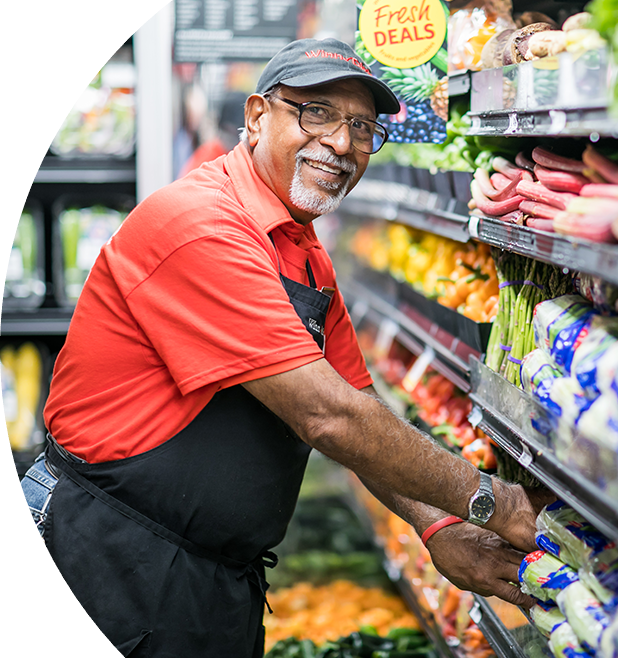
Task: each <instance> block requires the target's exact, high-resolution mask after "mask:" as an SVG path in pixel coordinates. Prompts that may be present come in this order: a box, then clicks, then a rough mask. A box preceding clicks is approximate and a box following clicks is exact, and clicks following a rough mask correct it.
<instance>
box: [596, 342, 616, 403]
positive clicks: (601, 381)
mask: <svg viewBox="0 0 618 658" xmlns="http://www.w3.org/2000/svg"><path fill="white" fill-rule="evenodd" d="M597 385H598V387H599V390H600V391H601V392H602V393H609V392H610V391H611V392H613V393H614V395H616V396H618V343H613V344H612V345H611V346H610V347H609V348H608V349H607V351H606V352H605V355H604V357H603V358H602V359H601V361H600V363H599V364H598V365H597Z"/></svg>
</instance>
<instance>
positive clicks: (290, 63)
mask: <svg viewBox="0 0 618 658" xmlns="http://www.w3.org/2000/svg"><path fill="white" fill-rule="evenodd" d="M349 79H356V80H360V81H361V82H363V83H364V84H366V85H367V87H369V90H370V91H371V93H372V94H373V98H374V102H375V107H376V112H377V114H397V112H399V101H398V100H397V97H396V96H395V94H394V93H393V92H392V91H391V89H390V87H389V86H388V85H387V84H386V83H385V82H382V81H381V80H379V79H378V78H376V77H375V76H374V75H373V73H372V72H371V69H370V68H369V67H368V66H367V65H366V64H365V63H364V62H363V61H362V60H361V59H360V57H359V56H358V55H357V54H356V53H355V52H354V50H353V49H352V48H351V47H350V46H348V44H347V43H344V42H343V41H339V40H338V39H321V40H320V39H299V40H298V41H292V42H291V43H289V44H288V45H287V46H284V47H283V48H282V49H281V50H280V51H279V52H278V53H277V54H276V55H275V56H274V57H273V58H272V59H271V60H270V62H268V64H267V65H266V67H265V68H264V70H263V71H262V75H261V76H260V79H259V80H258V83H257V87H256V89H255V91H256V92H257V93H258V94H265V93H266V92H267V91H269V90H270V89H272V88H273V87H274V86H275V85H278V84H284V85H286V86H288V87H314V86H315V85H321V84H324V83H325V82H333V81H334V80H349Z"/></svg>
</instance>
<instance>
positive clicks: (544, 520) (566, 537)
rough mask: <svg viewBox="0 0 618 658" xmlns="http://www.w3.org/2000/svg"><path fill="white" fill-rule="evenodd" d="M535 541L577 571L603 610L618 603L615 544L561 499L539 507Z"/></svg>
mask: <svg viewBox="0 0 618 658" xmlns="http://www.w3.org/2000/svg"><path fill="white" fill-rule="evenodd" d="M537 529H538V532H537V539H536V541H537V544H538V545H539V547H540V548H542V549H543V550H545V551H547V552H548V553H551V554H552V555H554V556H555V557H557V558H558V559H559V560H561V561H562V562H564V563H566V564H568V565H569V566H571V567H572V568H573V569H576V570H577V571H578V575H579V578H580V580H581V581H582V583H583V584H585V585H586V586H587V587H588V588H589V589H590V590H591V592H592V593H593V594H594V596H595V597H596V598H598V600H599V601H600V602H601V603H602V604H603V606H604V608H605V609H606V610H609V611H612V610H614V609H615V608H616V606H617V605H618V547H617V546H616V543H615V542H613V541H610V540H609V539H608V538H607V537H606V536H605V535H604V534H603V533H601V532H599V531H598V530H597V529H596V528H595V527H594V526H592V525H591V524H590V523H589V522H588V521H586V519H584V517H583V516H581V514H579V513H578V512H576V511H575V510H574V509H572V508H571V507H569V506H568V505H567V504H566V503H564V502H562V501H556V502H555V503H552V504H551V505H547V506H546V507H544V508H543V510H541V513H540V514H539V516H538V517H537Z"/></svg>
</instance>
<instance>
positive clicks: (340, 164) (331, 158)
mask: <svg viewBox="0 0 618 658" xmlns="http://www.w3.org/2000/svg"><path fill="white" fill-rule="evenodd" d="M300 160H314V161H315V162H319V163H320V164H324V165H328V166H329V167H337V168H338V169H341V170H342V171H345V172H346V174H352V175H354V174H355V173H356V169H357V167H356V165H355V164H354V163H353V162H350V161H349V160H346V159H345V158H341V157H339V156H338V155H335V154H334V153H330V152H329V151H313V150H312V149H308V148H306V149H302V150H300V151H299V152H298V153H297V154H296V161H297V162H299V161H300Z"/></svg>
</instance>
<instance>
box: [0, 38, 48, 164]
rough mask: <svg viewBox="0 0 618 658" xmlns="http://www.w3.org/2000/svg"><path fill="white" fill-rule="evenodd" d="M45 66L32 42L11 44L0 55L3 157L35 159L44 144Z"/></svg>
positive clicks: (0, 153)
mask: <svg viewBox="0 0 618 658" xmlns="http://www.w3.org/2000/svg"><path fill="white" fill-rule="evenodd" d="M44 108H45V96H44V90H43V64H42V63H41V60H40V59H39V58H38V57H37V56H36V47H35V44H34V42H32V41H18V42H8V43H6V44H4V45H3V47H2V51H1V53H0V156H3V157H17V158H33V157H36V156H37V155H39V154H40V153H41V151H42V150H43V146H44V142H45V128H44V126H43V114H44Z"/></svg>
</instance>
